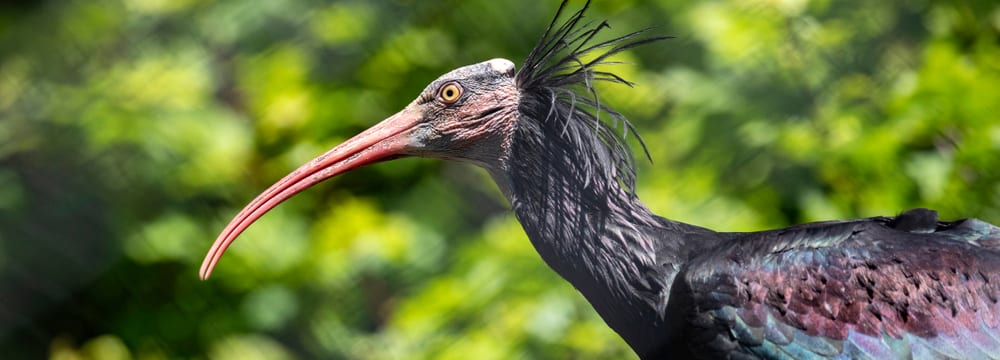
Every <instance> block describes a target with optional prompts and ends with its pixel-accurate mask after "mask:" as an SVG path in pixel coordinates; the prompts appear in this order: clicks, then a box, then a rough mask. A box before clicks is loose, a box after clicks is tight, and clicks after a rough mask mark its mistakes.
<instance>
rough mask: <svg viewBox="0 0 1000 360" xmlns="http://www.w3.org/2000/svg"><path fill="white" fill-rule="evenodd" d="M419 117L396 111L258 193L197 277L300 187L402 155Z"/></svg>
mask: <svg viewBox="0 0 1000 360" xmlns="http://www.w3.org/2000/svg"><path fill="white" fill-rule="evenodd" d="M420 119H421V116H420V114H419V113H416V111H412V110H410V109H409V108H407V109H404V110H403V111H400V112H398V113H396V114H395V115H393V116H390V117H389V118H387V119H385V120H383V121H382V122H380V123H378V124H376V125H375V126H373V127H371V128H369V129H368V130H365V131H363V132H362V133H360V134H358V135H356V136H354V137H353V138H351V139H349V140H347V141H345V142H343V143H342V144H340V145H337V146H336V147H334V148H333V149H330V151H327V152H326V153H324V154H323V155H320V156H318V157H316V158H315V159H313V160H311V161H309V162H308V163H306V164H303V165H302V166H300V167H299V168H298V169H295V171H292V173H290V174H288V175H286V176H285V177H284V178H283V179H281V180H279V181H278V182H277V183H275V184H274V185H271V187H270V188H268V189H267V190H264V192H263V193H261V194H260V195H257V198H255V199H253V201H251V202H250V203H249V204H247V206H246V207H244V208H243V210H242V211H240V213H239V214H237V215H236V217H234V218H233V220H232V221H230V222H229V225H226V228H225V229H223V230H222V233H220V234H219V237H218V238H216V239H215V243H214V244H212V248H211V249H210V250H208V254H207V255H205V260H204V261H202V263H201V271H200V276H201V279H202V280H205V279H208V277H209V276H210V275H211V274H212V269H214V268H215V264H216V263H218V262H219V258H221V257H222V254H223V253H224V252H225V251H226V248H228V247H229V244H232V243H233V240H236V237H237V236H239V235H240V233H242V232H243V230H246V228H247V227H248V226H250V224H253V222H254V221H256V220H257V219H258V218H260V217H261V216H263V215H264V214H265V213H267V212H268V211H270V210H271V209H273V208H274V207H275V206H278V204H280V203H281V202H283V201H285V200H288V199H289V198H291V197H292V196H294V195H295V194H297V193H299V192H300V191H302V190H305V189H307V188H309V187H310V186H313V185H316V184H317V183H320V182H322V181H323V180H326V179H329V178H331V177H334V176H337V175H339V174H341V173H344V172H347V171H349V170H352V169H355V168H358V167H361V166H364V165H368V164H372V163H376V162H379V161H385V160H391V159H394V158H398V157H402V156H405V154H403V151H404V150H405V149H406V148H407V145H408V144H409V143H410V136H411V134H412V133H413V129H414V128H415V127H416V126H417V125H418V124H419V123H420Z"/></svg>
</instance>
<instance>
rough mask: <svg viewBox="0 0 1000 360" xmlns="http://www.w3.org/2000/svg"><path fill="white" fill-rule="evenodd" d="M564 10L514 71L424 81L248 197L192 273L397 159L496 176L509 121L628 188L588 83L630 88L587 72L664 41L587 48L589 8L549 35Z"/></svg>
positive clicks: (624, 157) (618, 148)
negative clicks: (305, 195)
mask: <svg viewBox="0 0 1000 360" xmlns="http://www.w3.org/2000/svg"><path fill="white" fill-rule="evenodd" d="M565 5H566V2H565V1H564V2H563V4H562V5H561V6H560V8H559V11H558V12H557V13H556V17H555V18H554V19H553V20H552V23H550V24H549V28H548V29H547V30H546V31H545V34H544V35H543V36H542V38H541V39H540V40H539V42H538V44H536V46H535V48H534V49H532V51H531V53H530V54H529V55H528V57H527V58H526V59H525V61H524V64H523V66H522V67H521V69H520V70H519V71H517V72H515V69H514V63H513V62H511V61H510V60H506V59H493V60H488V61H484V62H481V63H478V64H473V65H468V66H464V67H461V68H458V69H455V70H452V71H451V72H448V73H447V74H444V75H442V76H441V77H439V78H437V79H436V80H434V81H432V82H431V83H430V84H429V85H428V86H427V87H426V88H425V89H424V90H423V91H422V92H421V93H420V95H419V96H418V97H417V98H416V99H415V100H413V102H411V103H410V104H409V105H407V106H406V107H405V108H403V110H401V111H400V112H398V113H396V114H394V115H392V116H390V117H389V118H387V119H385V120H383V121H382V122H380V123H378V124H377V125H375V126H373V127H371V128H369V129H368V130H365V131H363V132H362V133H360V134H358V135H357V136H355V137H353V138H351V139H349V140H347V141H345V142H344V143H342V144H340V145H338V146H336V147H334V148H333V149H331V150H329V151H327V152H326V153H324V154H322V155H320V156H318V157H317V158H315V159H313V160H312V161H309V162H308V163H306V164H304V165H302V166H300V167H299V168H298V169H296V170H295V171H292V173H290V174H288V175H287V176H285V177H284V178H283V179H281V180H279V181H278V182H277V183H275V184H274V185H272V186H271V187H270V188H268V189H267V190H265V191H264V192H263V193H261V194H260V195H258V196H257V198H256V199H254V200H253V201H251V202H250V203H249V204H247V205H246V207H244V208H243V210H242V211H240V213H239V214H237V215H236V217H235V218H233V220H232V221H231V222H230V223H229V225H227V226H226V228H225V229H224V230H223V231H222V233H220V234H219V236H218V238H217V239H216V241H215V243H214V244H213V245H212V248H211V250H209V252H208V254H207V255H206V257H205V260H204V262H202V265H201V278H202V279H206V278H208V276H209V275H210V274H211V272H212V269H213V268H214V267H215V265H216V263H217V262H218V261H219V258H220V257H222V253H223V252H224V251H225V250H226V248H227V247H228V246H229V244H231V243H232V242H233V240H235V239H236V237H237V236H239V234H240V233H242V232H243V230H245V229H246V228H247V227H248V226H250V224H252V223H253V222H254V221H256V220H257V219H258V218H260V217H261V216H262V215H264V213H266V212H268V211H269V210H271V209H272V208H274V207H275V206H277V205H278V204H279V203H281V202H283V201H285V200H287V199H288V198H291V197H292V196H293V195H295V194H297V193H299V192H301V191H302V190H305V189H306V188H308V187H310V186H312V185H315V184H317V183H319V182H322V181H323V180H326V179H329V178H331V177H334V176H336V175H338V174H341V173H344V172H346V171H348V170H351V169H355V168H358V167H361V166H364V165H368V164H372V163H376V162H380V161H386V160H391V159H396V158H401V157H407V156H420V157H429V158H437V159H446V160H458V161H465V162H471V163H474V164H477V165H480V166H482V167H484V168H487V169H489V170H498V168H499V167H503V165H504V163H505V161H507V156H508V155H509V154H510V147H511V139H512V137H513V136H515V135H514V134H515V133H516V132H515V128H516V127H518V122H523V121H530V122H532V123H531V124H530V125H531V126H523V127H521V128H522V129H533V130H531V131H532V134H533V135H532V136H535V137H536V138H537V139H541V140H546V139H550V140H553V139H554V138H562V139H555V140H563V142H564V143H572V146H569V147H570V149H568V150H570V151H571V152H572V151H577V153H575V154H573V155H579V156H573V162H574V163H579V165H573V166H577V167H579V168H580V169H586V171H589V172H600V173H603V174H606V175H607V177H608V178H610V179H612V182H616V183H617V182H621V183H622V184H623V185H624V186H625V187H626V188H629V189H631V188H632V187H633V186H634V171H633V170H632V157H631V154H630V153H629V150H628V146H627V145H625V143H624V140H623V139H622V137H621V135H619V134H618V133H617V132H616V131H615V129H614V128H615V126H614V125H609V124H607V123H605V122H603V121H600V120H599V119H598V118H597V116H596V114H597V113H600V112H605V113H607V114H608V115H610V117H611V118H613V119H615V120H616V121H620V123H621V124H623V125H624V128H625V132H626V133H627V132H628V131H630V130H631V129H632V128H631V125H630V124H629V123H628V122H627V121H626V120H625V118H624V117H622V116H621V115H620V114H618V113H617V112H614V111H613V110H611V109H608V108H607V107H606V106H604V105H602V104H601V103H600V102H599V101H598V100H597V93H596V92H595V91H594V88H593V87H592V86H593V83H594V82H595V81H610V82H616V83H623V84H627V85H631V84H630V83H629V82H627V81H625V80H623V79H622V78H620V77H618V76H617V75H614V74H612V73H608V72H604V71H601V70H597V69H596V67H597V66H599V65H604V64H609V63H613V62H609V61H608V60H607V59H608V58H609V57H610V56H611V55H614V54H616V53H618V52H620V51H623V50H625V49H628V48H631V47H634V46H637V45H641V44H645V43H649V42H653V41H657V40H660V39H665V38H666V37H651V38H645V39H635V37H636V36H638V35H639V34H640V33H642V31H638V32H634V33H630V34H627V35H624V36H621V37H618V38H614V39H610V40H606V41H602V42H598V43H591V40H593V39H594V37H595V35H596V34H597V33H598V32H599V31H600V30H601V29H604V28H607V24H606V23H604V22H601V23H599V24H596V25H594V24H591V23H585V24H581V23H580V20H581V19H582V18H583V14H584V12H585V11H586V9H587V6H588V5H589V1H588V2H587V3H586V4H585V5H584V6H583V9H581V10H579V11H577V12H576V13H574V14H573V15H572V16H571V17H570V18H569V19H568V20H566V21H565V22H564V23H563V24H561V25H560V26H558V27H556V26H555V25H556V21H557V20H558V19H559V18H560V14H561V13H562V10H563V8H564V7H565Z"/></svg>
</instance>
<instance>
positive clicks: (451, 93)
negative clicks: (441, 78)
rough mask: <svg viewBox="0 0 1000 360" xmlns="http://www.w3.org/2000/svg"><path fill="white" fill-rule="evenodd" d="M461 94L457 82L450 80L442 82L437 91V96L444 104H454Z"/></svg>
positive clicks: (460, 88)
mask: <svg viewBox="0 0 1000 360" xmlns="http://www.w3.org/2000/svg"><path fill="white" fill-rule="evenodd" d="M461 96H462V87H461V86H459V85H458V83H454V82H450V83H447V84H444V86H442V87H441V90H440V91H439V92H438V97H439V98H441V102H443V103H445V104H454V103H455V102H456V101H458V98H459V97H461Z"/></svg>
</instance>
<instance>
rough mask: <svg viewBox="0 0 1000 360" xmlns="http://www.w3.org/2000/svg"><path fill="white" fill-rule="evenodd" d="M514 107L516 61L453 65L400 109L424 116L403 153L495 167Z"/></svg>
mask: <svg viewBox="0 0 1000 360" xmlns="http://www.w3.org/2000/svg"><path fill="white" fill-rule="evenodd" d="M517 107H518V90H517V85H516V83H515V81H514V63H512V62H510V61H509V60H506V59H493V60H489V61H485V62H481V63H478V64H474V65H469V66H465V67H461V68H458V69H455V70H453V71H451V72H449V73H447V74H444V75H442V76H441V77H439V78H438V79H437V80H434V81H433V82H431V83H430V85H428V86H427V88H425V89H424V91H423V92H421V94H420V96H419V97H418V98H417V99H416V100H414V101H413V102H412V103H410V105H409V106H407V107H406V109H405V110H403V112H410V111H412V112H417V113H419V114H420V117H421V118H422V119H423V120H422V123H421V124H419V125H417V126H416V128H415V129H414V131H413V133H412V135H411V137H410V140H411V143H410V144H409V146H408V147H407V149H406V150H405V151H404V152H405V154H407V155H414V156H422V157H431V158H439V159H449V160H462V161H468V162H472V163H475V164H477V165H480V166H482V167H485V168H487V169H493V168H495V167H496V166H497V165H498V161H500V160H501V158H502V157H503V154H504V153H505V152H506V151H505V150H506V149H507V145H509V136H510V134H511V133H512V131H511V127H512V126H514V122H515V121H516V119H517Z"/></svg>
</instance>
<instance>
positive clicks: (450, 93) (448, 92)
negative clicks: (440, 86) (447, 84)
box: [444, 88, 455, 99]
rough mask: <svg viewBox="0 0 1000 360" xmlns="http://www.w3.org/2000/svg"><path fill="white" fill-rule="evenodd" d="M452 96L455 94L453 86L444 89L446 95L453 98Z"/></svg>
mask: <svg viewBox="0 0 1000 360" xmlns="http://www.w3.org/2000/svg"><path fill="white" fill-rule="evenodd" d="M452 96H455V89H452V88H447V89H444V97H446V98H449V99H451V97H452Z"/></svg>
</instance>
